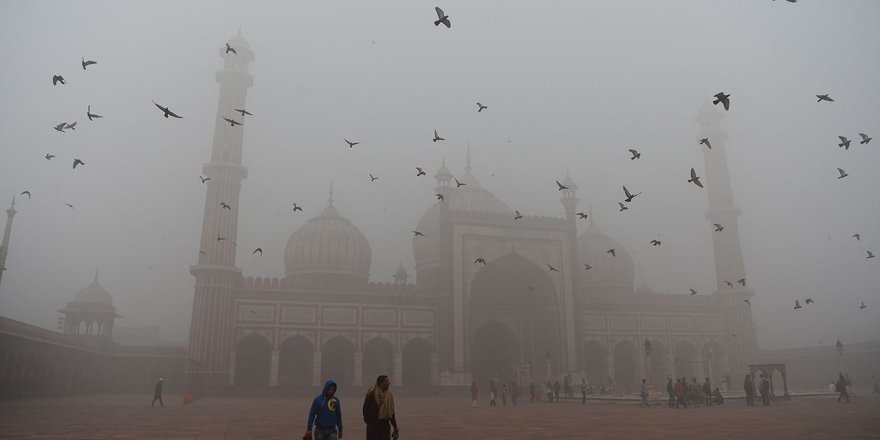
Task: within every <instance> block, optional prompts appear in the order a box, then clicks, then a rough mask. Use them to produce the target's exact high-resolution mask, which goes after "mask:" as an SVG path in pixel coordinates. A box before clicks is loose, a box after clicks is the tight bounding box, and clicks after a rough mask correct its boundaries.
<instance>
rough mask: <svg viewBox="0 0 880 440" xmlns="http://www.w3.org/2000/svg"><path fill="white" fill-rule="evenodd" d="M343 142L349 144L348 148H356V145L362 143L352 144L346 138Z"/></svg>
mask: <svg viewBox="0 0 880 440" xmlns="http://www.w3.org/2000/svg"><path fill="white" fill-rule="evenodd" d="M342 140H344V141H345V143H346V144H348V148H351V147H354V146H355V145H357V144H359V143H360V142H352V141H350V140H348V139H346V138H342Z"/></svg>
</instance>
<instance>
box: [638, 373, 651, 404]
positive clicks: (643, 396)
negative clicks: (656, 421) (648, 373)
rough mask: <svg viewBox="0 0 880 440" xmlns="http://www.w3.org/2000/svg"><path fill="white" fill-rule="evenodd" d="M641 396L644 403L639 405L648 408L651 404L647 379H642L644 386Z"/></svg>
mask: <svg viewBox="0 0 880 440" xmlns="http://www.w3.org/2000/svg"><path fill="white" fill-rule="evenodd" d="M639 396H640V397H641V398H642V401H641V402H640V403H639V406H644V407H648V406H650V404H649V403H648V384H647V383H646V382H645V379H642V386H641V389H640V390H639Z"/></svg>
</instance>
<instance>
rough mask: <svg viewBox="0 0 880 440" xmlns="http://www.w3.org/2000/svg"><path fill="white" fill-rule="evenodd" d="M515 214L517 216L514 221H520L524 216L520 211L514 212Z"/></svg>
mask: <svg viewBox="0 0 880 440" xmlns="http://www.w3.org/2000/svg"><path fill="white" fill-rule="evenodd" d="M513 212H514V213H516V215H515V216H513V219H514V220H519V219H521V218H522V214H520V213H519V211H517V210H514V211H513Z"/></svg>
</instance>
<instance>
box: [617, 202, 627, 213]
mask: <svg viewBox="0 0 880 440" xmlns="http://www.w3.org/2000/svg"><path fill="white" fill-rule="evenodd" d="M617 204H618V205H620V211H619V212H623V211H626V210H627V209H629V208H627V207H626V205H624V204H623V202H617Z"/></svg>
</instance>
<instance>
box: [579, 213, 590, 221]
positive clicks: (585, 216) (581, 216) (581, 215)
mask: <svg viewBox="0 0 880 440" xmlns="http://www.w3.org/2000/svg"><path fill="white" fill-rule="evenodd" d="M577 216H578V218H579V219H581V220H585V219H586V218H587V217H588V215H587V214H586V213H583V212H579V213H577Z"/></svg>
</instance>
